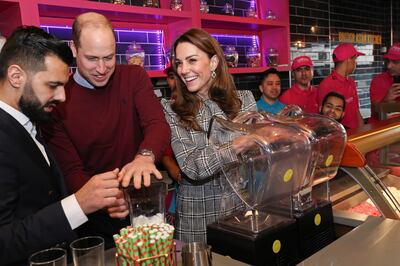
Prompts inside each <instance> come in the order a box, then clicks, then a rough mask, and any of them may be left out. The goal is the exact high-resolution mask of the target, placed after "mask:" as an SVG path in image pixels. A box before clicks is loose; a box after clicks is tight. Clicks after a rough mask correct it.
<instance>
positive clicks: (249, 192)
mask: <svg viewBox="0 0 400 266" xmlns="http://www.w3.org/2000/svg"><path fill="white" fill-rule="evenodd" d="M254 116H256V117H254ZM260 118H261V119H263V117H262V116H261V115H260V114H259V113H252V114H251V115H250V116H249V117H246V118H245V119H244V120H246V121H244V120H243V119H242V118H239V119H238V120H237V121H239V122H230V121H227V120H224V119H221V118H218V117H215V118H214V120H213V122H212V126H211V130H210V138H209V139H210V142H211V143H212V145H213V147H214V149H215V152H216V153H217V154H218V156H220V158H221V160H220V161H221V168H222V171H223V173H224V175H225V177H226V179H227V181H228V183H229V184H230V187H231V188H230V189H233V190H234V191H235V192H236V193H237V195H238V196H239V198H240V199H241V200H242V201H243V203H244V205H245V206H246V209H245V210H244V211H239V212H237V213H234V214H232V215H230V216H227V217H221V219H220V220H219V224H220V225H221V226H224V227H228V228H231V229H233V230H234V231H237V230H239V231H245V232H252V233H258V232H261V231H263V230H264V229H267V228H270V227H272V226H277V225H278V224H281V223H284V222H286V221H287V218H288V217H291V215H292V209H291V204H290V198H291V195H293V194H296V193H298V192H299V191H300V188H301V185H302V184H303V183H304V180H303V179H304V177H305V176H306V171H307V166H308V164H309V161H310V160H311V145H310V142H309V139H308V137H307V136H306V135H305V134H303V133H302V132H301V130H300V129H299V128H296V127H290V126H287V125H284V124H280V123H269V121H268V120H266V119H264V120H260V121H258V122H260V123H252V122H254V121H257V120H259V119H260ZM249 121H250V122H249ZM262 121H265V122H266V123H262ZM241 122H246V123H241ZM241 135H250V136H251V137H252V138H253V139H254V141H255V143H256V144H255V145H254V146H253V147H252V148H251V149H249V150H248V151H246V152H243V153H241V154H239V155H238V158H237V161H234V162H231V160H229V159H228V158H225V157H226V156H225V154H226V145H229V140H231V139H234V138H236V137H238V136H241ZM288 202H289V204H288ZM222 204H223V203H222ZM273 210H275V211H276V210H279V212H280V214H279V215H277V214H273Z"/></svg>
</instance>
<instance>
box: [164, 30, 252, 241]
mask: <svg viewBox="0 0 400 266" xmlns="http://www.w3.org/2000/svg"><path fill="white" fill-rule="evenodd" d="M173 52H174V54H175V58H174V62H173V65H174V68H175V71H176V73H177V74H178V77H179V79H177V84H176V85H177V90H176V98H175V99H174V100H172V101H167V100H163V101H162V104H163V107H164V112H165V116H166V118H167V121H168V122H169V124H170V127H171V131H172V132H171V133H172V139H171V145H172V148H173V150H174V153H175V157H176V159H177V161H178V163H179V166H180V168H181V170H182V172H183V173H184V175H183V179H182V181H181V186H180V188H179V192H178V195H177V206H176V214H177V215H176V223H175V225H176V237H177V238H178V239H180V240H181V241H184V242H193V241H203V242H206V226H207V224H210V223H213V222H215V221H216V220H217V218H218V216H219V215H226V214H229V213H231V212H232V211H235V210H237V209H239V208H241V207H242V204H241V202H240V200H239V198H238V197H237V196H236V194H234V193H233V192H232V191H230V190H226V189H225V188H226V186H227V185H228V184H227V182H226V180H225V178H224V177H223V176H222V174H221V163H222V162H221V158H222V157H223V158H225V159H224V160H225V161H224V163H227V162H234V161H236V160H237V154H238V153H240V152H242V151H244V150H246V149H247V148H248V147H250V146H252V145H253V144H254V143H253V140H251V138H249V137H248V136H242V137H239V138H236V139H234V140H231V141H229V142H228V143H226V145H224V147H223V149H221V153H223V156H221V153H216V152H215V151H214V149H213V148H212V146H211V144H210V142H209V140H208V138H207V133H208V130H209V125H210V121H211V118H212V117H213V116H214V115H216V116H219V117H222V118H225V119H233V118H234V117H236V116H237V115H238V114H239V113H240V112H243V111H255V110H256V109H257V108H256V104H255V101H254V97H253V95H252V93H251V92H249V91H237V90H236V87H235V84H234V82H233V79H232V76H231V75H230V74H229V72H228V66H227V64H226V61H225V59H224V54H223V51H222V49H221V47H220V46H219V44H218V42H217V41H216V40H215V39H214V38H213V37H211V36H210V35H209V34H208V33H207V32H205V31H203V30H200V29H190V30H188V31H187V32H185V33H184V34H183V35H181V36H180V37H179V38H178V39H177V40H176V41H175V43H174V47H173ZM226 158H229V159H226ZM227 160H229V161H227ZM226 191H228V192H226ZM221 199H223V200H222V201H221ZM221 204H223V206H222V207H221Z"/></svg>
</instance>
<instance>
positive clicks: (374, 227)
mask: <svg viewBox="0 0 400 266" xmlns="http://www.w3.org/2000/svg"><path fill="white" fill-rule="evenodd" d="M399 247H400V221H399V220H391V219H385V218H381V217H369V218H368V219H367V220H366V221H365V223H363V224H362V225H360V226H358V227H357V228H355V229H353V230H352V231H351V232H349V233H347V234H346V235H344V236H343V237H341V238H339V239H338V240H336V241H335V242H333V243H332V244H330V245H328V246H327V247H325V248H323V249H321V250H320V251H318V252H317V253H315V254H314V255H312V256H311V257H309V258H308V259H306V260H304V261H303V262H301V263H299V264H298V265H300V266H302V265H307V266H310V265H330V266H336V265H337V266H338V265H340V266H347V265H348V266H353V265H363V266H376V265H397V264H398V263H399V261H400V249H399Z"/></svg>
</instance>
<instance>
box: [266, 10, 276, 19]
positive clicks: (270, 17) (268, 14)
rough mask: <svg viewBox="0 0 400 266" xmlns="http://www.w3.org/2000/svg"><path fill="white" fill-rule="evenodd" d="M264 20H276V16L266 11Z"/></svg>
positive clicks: (270, 11)
mask: <svg viewBox="0 0 400 266" xmlns="http://www.w3.org/2000/svg"><path fill="white" fill-rule="evenodd" d="M266 19H270V20H274V19H276V15H275V13H274V12H273V11H272V10H271V9H268V11H267V16H266Z"/></svg>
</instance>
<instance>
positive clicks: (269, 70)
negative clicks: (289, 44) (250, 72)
mask: <svg viewBox="0 0 400 266" xmlns="http://www.w3.org/2000/svg"><path fill="white" fill-rule="evenodd" d="M271 74H275V75H278V77H279V78H280V75H279V71H278V70H276V68H273V67H271V68H268V69H267V70H265V71H264V72H263V73H261V75H262V78H261V81H260V83H263V82H264V79H266V78H268V76H269V75H271Z"/></svg>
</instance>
